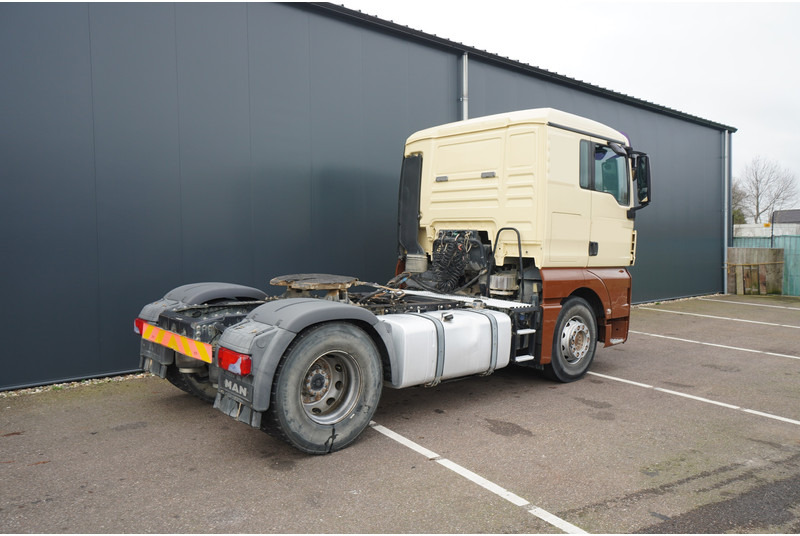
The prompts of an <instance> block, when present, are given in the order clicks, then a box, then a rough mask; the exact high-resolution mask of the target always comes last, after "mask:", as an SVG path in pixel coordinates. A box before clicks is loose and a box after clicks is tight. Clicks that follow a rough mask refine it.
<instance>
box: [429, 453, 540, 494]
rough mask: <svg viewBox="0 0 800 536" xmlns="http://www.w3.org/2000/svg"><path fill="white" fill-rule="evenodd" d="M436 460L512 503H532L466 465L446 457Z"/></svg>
mask: <svg viewBox="0 0 800 536" xmlns="http://www.w3.org/2000/svg"><path fill="white" fill-rule="evenodd" d="M436 462H437V463H439V464H440V465H443V466H445V467H447V468H448V469H450V470H451V471H453V472H454V473H456V474H459V475H461V476H463V477H464V478H466V479H467V480H471V481H472V482H474V483H476V484H477V485H479V486H480V487H482V488H485V489H488V490H489V491H491V492H492V493H494V494H495V495H498V496H500V497H502V498H504V499H505V500H507V501H508V502H510V503H511V504H514V505H516V506H528V505H529V504H530V502H529V501H526V500H525V499H523V498H522V497H520V496H519V495H515V494H514V493H511V492H510V491H508V490H507V489H505V488H502V487H500V486H498V485H497V484H495V483H494V482H490V481H488V480H486V479H485V478H483V477H482V476H480V475H476V474H475V473H473V472H472V471H470V470H469V469H465V468H464V467H462V466H460V465H458V464H457V463H455V462H451V461H450V460H448V459H446V458H441V459H438V460H436Z"/></svg>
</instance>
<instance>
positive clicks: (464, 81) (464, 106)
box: [458, 52, 469, 121]
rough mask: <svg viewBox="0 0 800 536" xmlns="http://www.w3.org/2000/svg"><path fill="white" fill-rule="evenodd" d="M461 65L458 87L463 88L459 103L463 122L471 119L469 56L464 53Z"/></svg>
mask: <svg viewBox="0 0 800 536" xmlns="http://www.w3.org/2000/svg"><path fill="white" fill-rule="evenodd" d="M458 64H459V67H460V69H459V77H458V78H459V80H458V85H459V87H460V88H461V96H460V97H459V98H458V101H459V102H460V103H461V120H462V121H464V120H465V119H469V54H467V53H466V52H464V53H463V54H462V55H461V59H459V61H458Z"/></svg>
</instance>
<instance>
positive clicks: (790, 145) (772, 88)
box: [337, 0, 800, 180]
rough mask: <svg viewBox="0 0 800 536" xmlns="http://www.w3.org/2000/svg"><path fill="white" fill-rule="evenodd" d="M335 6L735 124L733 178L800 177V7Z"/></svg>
mask: <svg viewBox="0 0 800 536" xmlns="http://www.w3.org/2000/svg"><path fill="white" fill-rule="evenodd" d="M337 3H341V4H343V5H344V6H345V7H348V8H351V9H357V10H360V11H362V12H364V13H367V14H369V15H375V16H378V17H380V18H382V19H387V20H392V21H394V22H396V23H399V24H402V25H405V26H409V27H411V28H413V29H416V30H421V31H423V32H426V33H432V34H436V35H438V36H439V37H443V38H446V39H450V40H452V41H456V42H460V43H463V44H465V45H469V46H473V47H475V48H479V49H482V50H485V51H487V52H491V53H494V54H498V55H500V56H505V57H508V58H511V59H514V60H518V61H521V62H523V63H527V64H529V65H534V66H536V67H541V68H543V69H547V70H549V71H554V72H556V73H559V74H563V75H566V76H569V77H571V78H576V79H578V80H583V81H585V82H588V83H591V84H593V85H597V86H600V87H603V88H607V89H611V90H614V91H617V92H619V93H624V94H627V95H630V96H633V97H637V98H639V99H643V100H646V101H650V102H653V103H656V104H659V105H662V106H666V107H668V108H673V109H676V110H679V111H682V112H686V113H689V114H692V115H696V116H698V117H702V118H704V119H708V120H711V121H716V122H718V123H722V124H724V125H729V126H733V127H735V128H737V129H738V132H736V133H735V134H734V135H733V175H734V177H736V176H738V175H739V174H740V172H741V171H742V168H743V167H744V165H745V164H746V163H747V162H749V161H750V160H751V159H752V158H753V157H755V156H757V155H761V156H764V157H766V158H770V159H772V160H775V161H777V162H778V163H779V164H780V165H781V166H782V167H785V168H788V169H789V170H791V171H792V172H793V173H794V175H795V177H796V178H798V177H800V135H798V132H800V128H798V122H800V3H797V2H783V3H766V2H758V3H755V2H754V3H743V2H652V1H647V0H639V1H636V2H620V1H613V0H604V1H600V0H595V1H592V2H589V1H575V0H550V1H540V0H527V1H525V0H517V1H509V0H492V1H486V0H484V1H481V2H478V1H475V0H458V1H451V0H427V1H418V0H402V1H401V0H381V1H377V0H347V1H344V0H342V1H341V2H337ZM590 50H593V51H596V52H597V54H598V55H602V57H603V61H589V59H588V57H589V56H588V55H587V51H590ZM618 128H624V126H623V125H619V126H618ZM798 180H800V179H798Z"/></svg>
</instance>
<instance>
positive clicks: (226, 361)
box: [217, 346, 253, 376]
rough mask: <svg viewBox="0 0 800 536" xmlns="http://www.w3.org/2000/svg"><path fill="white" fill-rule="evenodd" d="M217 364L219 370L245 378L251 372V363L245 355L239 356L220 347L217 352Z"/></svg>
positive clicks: (237, 353)
mask: <svg viewBox="0 0 800 536" xmlns="http://www.w3.org/2000/svg"><path fill="white" fill-rule="evenodd" d="M217 362H218V364H219V367H220V368H221V369H224V370H227V371H228V372H233V373H234V374H241V375H242V376H247V375H248V374H250V371H251V370H252V365H253V362H252V360H251V359H250V356H249V355H247V354H240V353H239V352H234V351H233V350H228V349H227V348H224V347H222V346H220V347H219V351H218V352H217Z"/></svg>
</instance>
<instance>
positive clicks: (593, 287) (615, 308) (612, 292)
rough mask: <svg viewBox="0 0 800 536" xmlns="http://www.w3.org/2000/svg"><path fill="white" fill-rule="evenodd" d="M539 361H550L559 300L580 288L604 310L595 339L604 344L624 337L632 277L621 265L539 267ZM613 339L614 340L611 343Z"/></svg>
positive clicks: (559, 309) (621, 340)
mask: <svg viewBox="0 0 800 536" xmlns="http://www.w3.org/2000/svg"><path fill="white" fill-rule="evenodd" d="M541 274H542V290H543V295H542V298H543V299H542V311H543V315H542V317H543V318H542V338H541V341H542V352H541V364H542V365H546V364H548V363H550V358H551V354H552V347H551V346H552V340H553V333H554V331H555V324H556V320H557V319H558V314H559V313H560V312H561V302H563V301H564V299H565V298H568V297H569V296H571V295H572V294H578V295H580V294H579V293H578V291H579V290H581V289H587V290H589V291H591V292H592V293H594V295H595V296H596V297H597V299H598V300H599V301H600V305H601V307H602V309H603V311H602V312H603V315H602V317H599V318H598V319H597V320H598V323H599V324H600V325H599V326H598V327H599V329H598V338H599V340H601V341H603V343H604V345H605V346H610V345H611V344H616V343H617V342H623V341H624V340H625V339H627V333H628V315H630V289H631V276H630V273H629V272H628V271H627V270H626V269H624V268H590V269H587V268H542V270H541ZM612 341H614V342H612Z"/></svg>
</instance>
